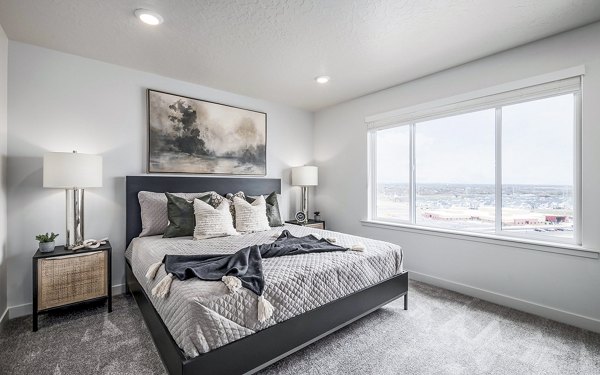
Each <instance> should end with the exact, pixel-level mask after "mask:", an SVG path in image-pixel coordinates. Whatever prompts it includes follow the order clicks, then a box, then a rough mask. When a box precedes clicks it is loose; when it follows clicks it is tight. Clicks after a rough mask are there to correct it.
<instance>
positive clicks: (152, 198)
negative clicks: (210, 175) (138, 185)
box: [138, 191, 213, 237]
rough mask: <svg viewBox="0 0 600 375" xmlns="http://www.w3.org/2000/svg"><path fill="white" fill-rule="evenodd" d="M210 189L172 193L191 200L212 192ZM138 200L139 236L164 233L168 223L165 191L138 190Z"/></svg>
mask: <svg viewBox="0 0 600 375" xmlns="http://www.w3.org/2000/svg"><path fill="white" fill-rule="evenodd" d="M212 193H213V192H212V191H208V192H201V193H174V194H173V195H175V196H177V197H181V198H185V199H187V200H190V201H191V200H193V199H194V198H199V197H201V196H204V195H206V194H212ZM138 201H139V202H140V208H141V219H142V232H141V233H140V237H144V236H155V235H157V234H163V233H165V230H166V229H167V226H168V225H169V217H168V215H167V197H166V196H165V193H154V192H150V191H140V192H139V193H138Z"/></svg>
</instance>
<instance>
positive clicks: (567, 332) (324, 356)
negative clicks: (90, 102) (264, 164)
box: [0, 282, 600, 375]
mask: <svg viewBox="0 0 600 375" xmlns="http://www.w3.org/2000/svg"><path fill="white" fill-rule="evenodd" d="M409 304H410V305H409V310H408V311H404V310H402V302H401V301H396V302H394V303H392V304H390V305H388V306H386V307H385V308H382V309H380V310H378V311H376V312H374V313H373V314H371V315H369V316H367V317H365V318H363V319H361V320H360V321H358V322H356V323H354V324H352V325H350V326H349V327H346V328H344V329H342V330H341V331H339V332H337V333H335V334H333V335H330V336H328V337H326V338H324V339H322V340H320V341H319V342H317V343H315V344H313V345H311V346H309V347H308V348H305V349H304V350H302V351H300V352H298V353H295V354H293V355H292V356H290V357H287V358H285V359H283V360H282V361H280V362H278V363H276V364H274V365H272V366H270V367H268V368H266V369H265V370H263V372H261V374H263V375H267V374H268V375H271V374H289V375H292V374H294V375H295V374H378V375H379V374H400V373H405V374H503V375H504V374H586V375H587V374H600V335H598V334H595V333H592V332H588V331H583V330H581V329H578V328H574V327H570V326H567V325H564V324H560V323H556V322H553V321H550V320H547V319H542V318H539V317H536V316H533V315H529V314H525V313H522V312H519V311H516V310H512V309H509V308H506V307H502V306H498V305H494V304H491V303H488V302H484V301H481V300H478V299H475V298H471V297H467V296H464V295H461V294H457V293H453V292H450V291H447V290H444V289H440V288H436V287H433V286H430V285H427V284H422V283H416V282H411V285H410V292H409ZM40 327H41V328H40V331H38V332H37V333H32V332H31V330H30V329H31V318H30V317H24V318H19V319H14V320H11V321H9V322H8V324H7V326H6V327H5V330H4V332H2V333H1V334H0V374H52V375H57V374H61V375H70V374H124V375H129V374H132V375H133V374H136V375H137V374H164V373H165V370H164V368H163V366H162V364H161V361H160V359H159V357H158V354H157V352H156V349H155V348H154V345H153V343H152V339H151V338H150V335H149V333H148V331H147V329H146V327H145V325H144V323H143V321H142V317H141V314H140V312H139V310H138V308H137V306H136V304H135V302H134V301H133V299H131V298H130V297H125V296H118V297H116V298H115V300H114V311H113V313H111V314H107V313H106V309H105V308H104V306H102V305H100V306H88V307H85V308H80V309H77V310H74V311H72V312H69V313H66V314H65V313H61V314H51V315H47V316H43V317H42V318H41V320H40Z"/></svg>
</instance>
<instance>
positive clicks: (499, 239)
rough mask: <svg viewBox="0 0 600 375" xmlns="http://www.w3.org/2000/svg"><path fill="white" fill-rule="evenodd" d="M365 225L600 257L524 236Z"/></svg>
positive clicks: (366, 222)
mask: <svg viewBox="0 0 600 375" xmlns="http://www.w3.org/2000/svg"><path fill="white" fill-rule="evenodd" d="M360 222H361V223H362V225H363V226H366V227H374V228H383V229H391V230H397V231H401V232H409V233H418V234H423V235H427V236H436V237H445V238H453V239H458V240H463V241H474V242H483V243H488V244H493V245H500V246H509V247H516V248H521V249H528V250H535V251H543V252H547V253H555V254H564V255H571V256H577V257H583V258H592V259H598V258H600V252H598V251H597V250H591V249H587V248H585V247H583V246H579V245H570V244H563V243H556V242H546V241H538V240H531V239H524V238H515V237H505V236H498V235H493V234H481V233H469V232H461V231H455V230H449V229H440V228H430V227H423V226H418V225H412V224H399V223H388V222H383V221H375V220H361V221H360Z"/></svg>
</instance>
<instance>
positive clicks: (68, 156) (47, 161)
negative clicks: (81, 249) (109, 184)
mask: <svg viewBox="0 0 600 375" xmlns="http://www.w3.org/2000/svg"><path fill="white" fill-rule="evenodd" d="M44 187H45V188H61V189H65V191H66V198H67V199H66V208H67V226H66V234H65V238H66V239H65V247H66V248H68V249H73V248H74V247H76V246H79V245H81V244H82V243H83V240H84V235H83V191H84V188H93V187H102V157H101V156H99V155H88V154H80V153H77V151H73V152H72V153H71V152H50V153H47V154H45V155H44Z"/></svg>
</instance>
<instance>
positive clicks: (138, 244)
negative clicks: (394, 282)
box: [126, 225, 402, 357]
mask: <svg viewBox="0 0 600 375" xmlns="http://www.w3.org/2000/svg"><path fill="white" fill-rule="evenodd" d="M282 229H283V228H282V227H280V228H273V229H272V230H270V231H266V232H259V233H252V234H244V235H239V236H230V237H221V238H212V239H207V240H193V239H192V238H191V237H180V238H161V237H160V236H152V237H142V238H136V239H134V240H133V241H132V242H131V244H130V246H129V249H128V250H127V252H126V256H127V258H128V259H129V261H130V263H131V265H132V268H133V272H134V274H135V276H136V278H137V279H138V280H139V282H140V284H141V285H142V287H143V288H144V290H145V291H146V294H147V295H148V296H149V297H150V299H151V301H152V304H153V305H154V307H155V308H156V311H158V313H159V314H160V316H161V317H162V319H163V321H164V323H165V325H166V326H167V328H168V329H169V331H170V332H171V335H172V336H173V338H174V339H175V341H176V342H177V344H179V346H180V347H181V349H182V350H183V351H184V353H185V354H186V355H187V356H188V357H195V356H197V355H198V354H200V353H205V352H208V351H210V350H213V349H216V348H218V347H220V346H223V345H225V344H228V343H230V342H232V341H235V340H238V339H240V338H242V337H244V336H248V335H251V334H253V333H255V332H257V331H260V330H262V329H265V328H267V327H269V326H271V325H274V324H277V323H279V322H282V321H284V320H286V319H289V318H292V317H294V316H297V315H299V314H302V313H304V312H306V311H309V310H312V309H314V308H316V307H319V306H321V305H324V304H326V303H328V302H331V301H333V300H336V299H338V298H341V297H344V296H346V295H349V294H351V293H354V292H356V291H358V290H361V289H364V288H367V287H369V286H372V285H374V284H376V283H378V282H380V281H383V280H385V279H388V278H390V277H392V276H393V275H395V274H398V273H400V272H402V250H401V248H400V247H399V246H397V245H394V244H391V243H388V242H382V241H375V240H371V239H367V238H362V237H356V236H350V235H347V234H342V233H337V232H331V231H323V230H318V229H314V228H305V227H301V226H296V225H286V226H285V229H288V230H289V231H290V232H291V233H292V234H293V235H295V236H305V235H307V234H311V233H313V234H318V235H321V236H322V237H326V238H328V237H333V238H335V239H336V240H337V242H336V244H339V245H341V246H344V247H350V246H352V245H355V244H358V243H361V244H363V245H365V250H364V251H363V252H356V251H347V252H341V253H340V252H333V253H320V254H305V255H297V256H289V257H279V258H270V259H264V260H263V270H264V275H265V282H266V287H265V291H264V297H265V298H266V299H267V300H268V301H269V302H271V304H273V306H274V307H275V312H274V313H273V316H272V317H271V318H270V319H268V320H267V321H265V322H264V323H260V322H259V321H258V320H257V296H256V295H255V294H254V293H252V292H251V291H249V290H247V289H243V288H242V289H241V290H240V291H238V292H237V293H235V294H230V293H228V289H227V287H226V286H225V284H223V283H222V282H220V281H202V280H198V279H191V280H186V281H179V280H174V281H173V284H172V286H171V291H170V294H169V295H168V296H167V297H166V298H164V299H161V298H157V297H153V296H152V295H151V290H152V288H153V287H154V286H155V285H156V284H157V283H158V282H159V280H161V279H162V278H163V277H164V276H165V271H164V267H161V269H160V270H159V272H158V274H157V276H156V278H155V279H154V280H146V278H145V274H146V271H147V270H148V267H149V266H150V265H151V264H152V263H156V262H158V261H160V260H161V259H162V258H163V256H164V255H165V254H221V253H222V254H229V253H234V252H236V251H237V250H239V249H241V248H244V247H246V246H250V245H253V244H262V243H268V242H273V241H274V240H275V235H278V234H279V233H281V230H282Z"/></svg>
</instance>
